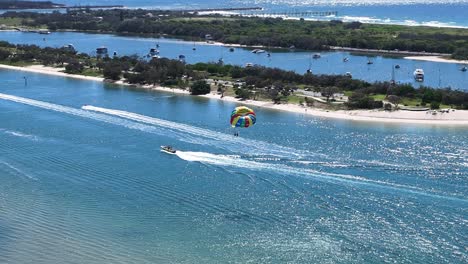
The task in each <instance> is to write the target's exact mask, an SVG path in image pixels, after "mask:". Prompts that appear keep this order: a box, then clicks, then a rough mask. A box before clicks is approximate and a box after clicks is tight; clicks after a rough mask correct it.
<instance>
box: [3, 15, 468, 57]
mask: <svg viewBox="0 0 468 264" xmlns="http://www.w3.org/2000/svg"><path fill="white" fill-rule="evenodd" d="M1 18H3V19H18V18H20V19H21V25H20V26H27V27H47V28H49V30H80V31H99V32H111V33H120V34H139V35H148V36H159V35H169V36H176V37H180V38H185V39H190V40H205V39H207V40H210V41H211V40H212V41H219V42H223V43H230V44H241V45H263V46H265V47H283V48H290V47H294V48H297V49H307V50H327V49H329V48H330V47H331V46H340V47H350V48H362V49H376V50H393V51H403V50H406V51H416V52H437V53H447V54H452V57H453V58H455V59H468V52H467V50H468V30H467V29H456V28H435V27H410V26H398V25H377V24H362V23H359V22H351V23H344V22H342V21H338V20H335V21H328V22H326V21H305V20H302V19H301V20H283V19H281V18H258V17H240V16H230V17H226V16H219V15H209V16H208V15H205V16H199V15H198V14H197V13H196V12H195V13H187V12H177V11H157V10H142V9H138V10H121V9H112V10H95V11H94V10H91V9H84V10H69V11H68V12H66V13H60V12H53V13H48V14H46V13H34V12H6V13H4V14H2V15H1Z"/></svg>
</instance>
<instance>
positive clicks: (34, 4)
mask: <svg viewBox="0 0 468 264" xmlns="http://www.w3.org/2000/svg"><path fill="white" fill-rule="evenodd" d="M62 6H64V5H62V4H56V3H53V2H51V1H18V0H2V1H0V9H50V8H56V7H62Z"/></svg>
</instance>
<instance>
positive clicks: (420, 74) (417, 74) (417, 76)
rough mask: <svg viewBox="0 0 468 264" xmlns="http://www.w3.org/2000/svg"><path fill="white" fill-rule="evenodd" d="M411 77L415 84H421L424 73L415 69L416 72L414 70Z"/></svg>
mask: <svg viewBox="0 0 468 264" xmlns="http://www.w3.org/2000/svg"><path fill="white" fill-rule="evenodd" d="M413 76H414V79H415V80H416V81H417V82H422V81H424V71H423V69H416V70H414V72H413Z"/></svg>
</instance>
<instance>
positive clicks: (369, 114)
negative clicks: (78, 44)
mask: <svg viewBox="0 0 468 264" xmlns="http://www.w3.org/2000/svg"><path fill="white" fill-rule="evenodd" d="M0 69H6V70H16V71H24V72H31V73H39V74H47V75H53V76H59V77H68V78H74V79H81V80H88V81H96V82H105V79H104V78H102V77H91V76H84V75H78V74H68V73H64V72H61V70H63V68H52V67H45V66H42V65H32V66H26V67H20V66H10V65H4V64H0ZM112 83H113V84H116V85H123V86H132V87H138V88H142V89H146V90H154V91H161V92H169V93H175V94H180V95H190V93H189V91H187V90H182V89H178V88H169V87H162V86H152V85H134V84H128V83H124V82H123V81H117V82H112ZM199 97H203V98H207V99H210V100H218V101H225V102H232V103H237V104H242V105H249V106H254V107H261V108H266V109H271V110H278V111H286V112H291V113H296V114H302V115H308V116H314V117H320V118H327V119H328V118H331V119H340V120H346V121H360V122H373V123H387V124H388V123H392V124H422V125H450V126H468V110H455V111H452V110H451V111H450V112H449V113H440V112H436V114H435V115H434V114H432V113H433V112H426V111H423V112H419V111H418V112H416V111H406V110H398V111H392V112H388V111H383V110H337V111H330V110H326V109H320V108H311V107H305V106H301V105H297V104H289V103H287V104H274V103H273V102H269V101H253V100H245V101H240V100H238V99H237V98H235V97H232V96H224V97H223V98H220V95H218V94H216V93H215V92H211V93H209V94H206V95H199Z"/></svg>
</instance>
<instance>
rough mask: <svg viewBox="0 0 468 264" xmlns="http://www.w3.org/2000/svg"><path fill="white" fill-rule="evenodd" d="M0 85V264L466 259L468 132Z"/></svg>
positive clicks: (10, 82) (104, 88)
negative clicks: (246, 122) (238, 126)
mask: <svg viewBox="0 0 468 264" xmlns="http://www.w3.org/2000/svg"><path fill="white" fill-rule="evenodd" d="M24 76H26V77H27V79H28V84H27V86H25V85H24V80H23V77H24ZM0 78H1V80H2V84H1V85H0V182H1V184H0V263H48V264H49V263H384V262H396V263H466V261H467V258H468V255H467V254H466V241H467V235H466V234H467V233H466V229H467V204H468V200H467V177H468V155H467V154H468V133H467V128H466V127H464V128H463V127H458V128H457V127H442V126H429V125H428V126H416V125H408V124H404V125H393V124H392V125H391V124H375V123H365V122H350V121H340V120H329V119H321V118H314V117H307V116H304V115H302V114H291V113H285V112H278V111H272V110H265V109H260V108H255V111H256V113H257V117H258V122H257V124H255V126H253V127H252V128H249V129H245V130H241V131H240V136H239V137H233V136H232V133H233V130H232V129H231V128H229V124H228V120H229V114H230V112H231V111H232V109H233V107H235V104H234V103H228V102H223V101H217V100H209V99H204V98H194V97H190V96H178V95H175V94H172V93H159V92H145V91H139V90H128V89H123V88H121V87H118V86H112V85H108V84H102V83H99V82H91V81H81V80H73V79H66V78H60V77H51V76H44V75H39V74H32V73H24V72H16V71H6V70H0ZM117 110H120V111H117ZM166 144H170V145H172V146H174V147H175V148H176V149H178V150H179V151H178V153H177V155H168V154H164V153H162V152H160V150H159V146H160V145H166Z"/></svg>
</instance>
